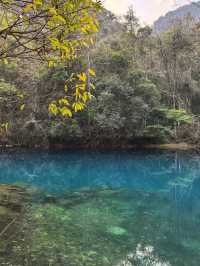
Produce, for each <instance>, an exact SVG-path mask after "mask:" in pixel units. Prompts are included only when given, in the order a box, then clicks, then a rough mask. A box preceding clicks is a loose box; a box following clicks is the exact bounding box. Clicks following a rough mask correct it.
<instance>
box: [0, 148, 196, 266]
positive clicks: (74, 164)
mask: <svg viewBox="0 0 200 266" xmlns="http://www.w3.org/2000/svg"><path fill="white" fill-rule="evenodd" d="M0 183H1V184H8V186H3V189H2V190H0V195H1V197H0V236H1V239H0V265H14V266H19V265H20V266H21V265H31V266H32V265H40V266H43V265H44V266H45V265H53V266H54V265H55V266H57V265H60V266H62V265H63V266H65V265H66V266H83V265H85V266H90V265H91V266H95V265H97V266H132V265H134V266H135V265H136V266H137V265H139V266H140V265H141V266H148V265H149V266H150V265H156V266H158V265H159V266H169V265H171V266H172V265H173V266H199V261H200V208H199V207H200V206H199V205H200V156H199V155H198V154H195V153H189V152H167V151H153V152H150V151H127V152H126V151H123V152H119V151H112V152H88V151H62V152H6V153H5V152H4V153H2V154H0ZM0 187H2V186H0Z"/></svg>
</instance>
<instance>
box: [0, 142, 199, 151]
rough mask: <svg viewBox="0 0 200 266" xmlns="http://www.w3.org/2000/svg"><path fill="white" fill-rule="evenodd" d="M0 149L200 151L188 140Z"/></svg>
mask: <svg viewBox="0 0 200 266" xmlns="http://www.w3.org/2000/svg"><path fill="white" fill-rule="evenodd" d="M0 150H1V151H4V150H35V151H37V150H38V151H40V150H41V151H54V150H55V151H62V150H88V151H89V150H94V151H95V150H96V151H102V150H105V151H106V150H108V151H109V150H110V151H112V150H122V151H123V150H166V151H167V150H168V151H198V146H197V145H192V144H189V143H186V142H181V143H161V144H133V145H130V144H129V145H128V144H127V145H125V144H119V145H110V146H109V145H96V146H92V145H84V144H83V145H68V144H66V145H65V144H54V145H49V146H45V145H35V146H23V145H11V144H9V145H0Z"/></svg>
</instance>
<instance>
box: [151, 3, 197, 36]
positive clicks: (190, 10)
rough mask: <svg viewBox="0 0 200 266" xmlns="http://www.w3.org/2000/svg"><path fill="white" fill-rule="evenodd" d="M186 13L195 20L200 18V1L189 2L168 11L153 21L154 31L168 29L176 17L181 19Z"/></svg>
mask: <svg viewBox="0 0 200 266" xmlns="http://www.w3.org/2000/svg"><path fill="white" fill-rule="evenodd" d="M188 15H189V16H191V17H193V18H194V21H195V22H198V21H199V20H200V2H198V3H191V4H189V5H185V6H182V7H179V8H178V9H176V10H174V11H171V12H168V13H167V14H166V15H165V16H162V17H160V18H159V19H158V20H157V21H156V22H155V23H154V30H155V31H156V32H162V31H165V30H168V29H169V28H170V26H171V25H172V23H173V22H174V21H175V20H176V19H182V18H184V17H186V16H188Z"/></svg>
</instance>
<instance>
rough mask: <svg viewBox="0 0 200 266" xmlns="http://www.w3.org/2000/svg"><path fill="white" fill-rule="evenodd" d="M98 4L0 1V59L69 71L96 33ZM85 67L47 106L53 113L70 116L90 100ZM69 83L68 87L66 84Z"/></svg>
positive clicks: (90, 0)
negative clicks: (35, 61)
mask: <svg viewBox="0 0 200 266" xmlns="http://www.w3.org/2000/svg"><path fill="white" fill-rule="evenodd" d="M100 8H101V3H100V1H93V0H78V1H74V0H69V1H62V0H52V1H50V0H49V1H44V0H22V1H14V0H2V1H0V21H1V25H0V60H3V61H4V63H7V62H8V60H9V59H10V58H18V59H19V58H21V59H28V60H30V59H34V60H35V59H37V60H41V61H45V62H47V63H48V66H49V67H55V66H58V65H62V66H64V67H65V68H69V67H70V66H71V65H72V62H74V61H76V60H79V58H80V57H81V56H83V50H87V49H88V48H89V46H90V45H92V44H93V34H94V33H96V32H97V31H98V19H97V13H98V11H99V10H100ZM90 75H91V76H94V75H95V73H94V70H93V69H91V68H90V67H89V66H87V67H86V69H84V70H83V71H82V72H80V73H75V74H73V75H72V76H71V77H70V79H68V81H66V84H65V92H66V93H65V97H64V98H62V99H58V101H54V102H52V103H51V104H50V106H49V110H50V111H51V112H52V113H53V114H55V115H56V114H57V113H61V114H62V115H64V116H72V112H73V111H75V112H77V111H79V110H82V109H83V108H84V106H85V103H86V102H87V101H88V100H89V99H90V97H91V93H90V89H91V87H92V88H94V86H93V85H92V84H91V83H90V78H89V76H90ZM69 83H70V85H69Z"/></svg>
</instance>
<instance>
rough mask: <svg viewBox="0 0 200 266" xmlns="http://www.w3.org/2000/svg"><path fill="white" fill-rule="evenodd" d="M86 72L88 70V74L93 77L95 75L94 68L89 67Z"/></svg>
mask: <svg viewBox="0 0 200 266" xmlns="http://www.w3.org/2000/svg"><path fill="white" fill-rule="evenodd" d="M88 72H89V74H90V75H91V76H93V77H94V76H96V74H95V71H94V69H92V68H89V69H88Z"/></svg>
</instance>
